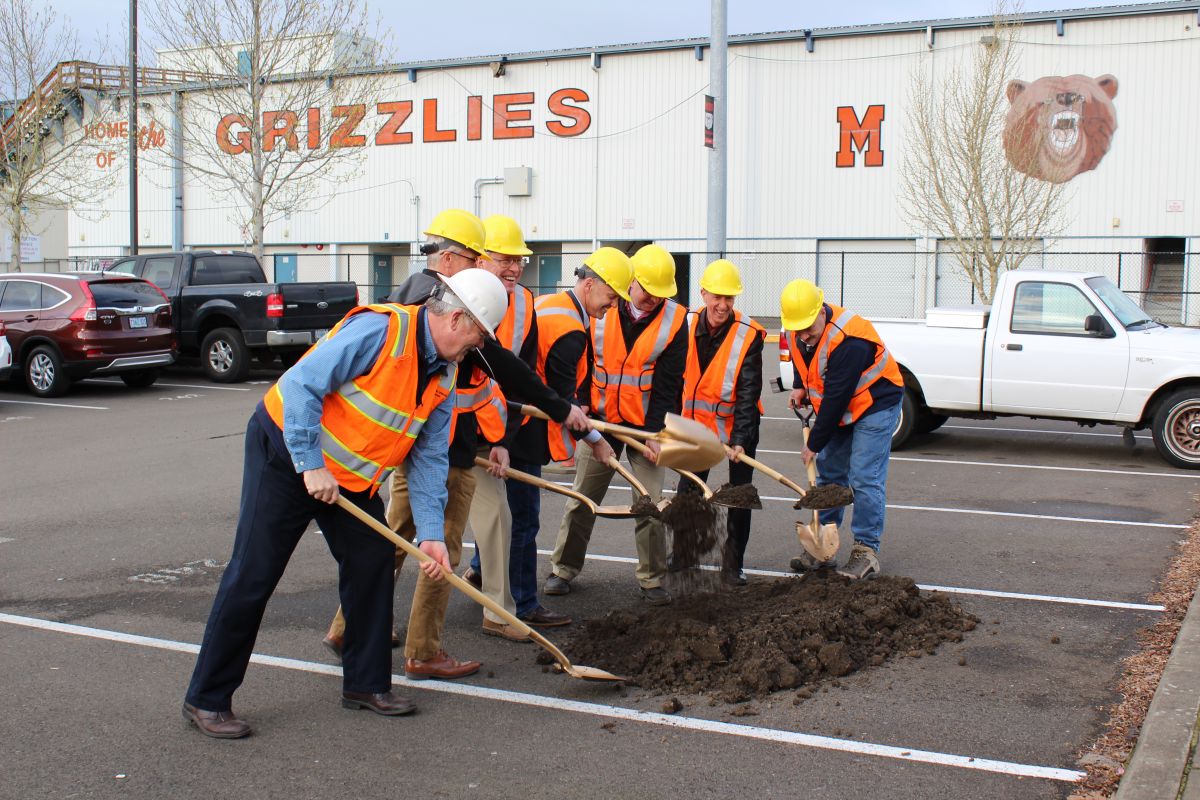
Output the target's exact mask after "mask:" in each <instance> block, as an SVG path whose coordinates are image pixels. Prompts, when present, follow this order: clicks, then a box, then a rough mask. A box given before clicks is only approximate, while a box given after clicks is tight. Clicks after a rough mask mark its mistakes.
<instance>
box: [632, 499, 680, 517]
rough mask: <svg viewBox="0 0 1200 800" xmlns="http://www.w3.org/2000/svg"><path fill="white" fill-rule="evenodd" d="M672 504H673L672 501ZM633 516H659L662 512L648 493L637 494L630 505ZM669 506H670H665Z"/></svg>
mask: <svg viewBox="0 0 1200 800" xmlns="http://www.w3.org/2000/svg"><path fill="white" fill-rule="evenodd" d="M672 505H674V504H673V503H672ZM630 508H631V510H632V511H633V515H634V516H635V517H661V516H662V512H661V511H659V510H658V506H657V505H655V504H654V501H653V500H652V499H650V495H648V494H639V495H638V496H637V499H636V500H634V501H633V505H632V506H631V507H630ZM667 508H670V506H667Z"/></svg>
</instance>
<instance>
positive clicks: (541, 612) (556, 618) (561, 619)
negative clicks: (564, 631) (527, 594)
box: [517, 606, 571, 628]
mask: <svg viewBox="0 0 1200 800" xmlns="http://www.w3.org/2000/svg"><path fill="white" fill-rule="evenodd" d="M517 619H519V620H521V622H524V623H525V624H526V625H528V626H530V627H532V628H557V627H559V626H560V625H570V624H571V618H570V617H568V616H567V615H566V614H560V613H559V612H557V611H551V610H550V609H548V608H546V607H545V606H538V607H537V608H535V609H534V610H533V611H527V612H526V613H524V614H518V615H517Z"/></svg>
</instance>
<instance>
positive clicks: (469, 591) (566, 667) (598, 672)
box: [337, 494, 628, 681]
mask: <svg viewBox="0 0 1200 800" xmlns="http://www.w3.org/2000/svg"><path fill="white" fill-rule="evenodd" d="M337 504H338V505H339V506H341V507H342V508H344V509H346V511H348V512H350V513H351V514H353V515H354V516H355V517H358V519H359V520H360V521H361V522H362V523H363V524H365V525H367V526H368V527H370V528H371V530H373V531H375V532H376V533H378V534H379V535H380V536H382V537H384V538H385V539H387V540H388V541H389V542H391V543H392V544H394V545H396V546H397V547H399V548H400V549H401V550H403V551H404V552H406V553H408V555H410V556H412V557H413V558H415V559H417V561H418V562H419V563H424V562H426V561H432V560H433V559H432V558H430V557H429V556H427V555H425V554H424V553H423V552H421V550H420V548H418V547H417V546H416V545H415V544H413V543H412V542H410V541H408V540H406V539H404V538H403V537H401V536H399V535H397V534H396V533H394V532H393V531H392V529H391V528H389V527H388V526H386V525H384V524H383V523H382V522H380V521H379V520H377V519H375V518H374V517H372V516H371V515H370V514H368V513H367V512H365V511H363V510H362V509H361V508H359V507H358V506H356V505H355V504H354V503H352V502H350V501H349V500H347V499H346V497H345V496H344V495H340V494H339V495H338V499H337ZM442 574H443V575H444V576H445V578H446V580H447V581H449V582H450V585H451V586H453V587H454V588H455V589H458V590H459V591H460V592H463V593H465V594H466V595H467V597H470V598H471V599H472V600H474V601H475V602H476V603H479V604H480V605H481V606H483V607H484V608H486V609H488V610H489V611H491V612H492V613H493V614H495V615H496V616H498V617H500V618H501V619H502V620H504V621H505V622H506V623H507V624H509V625H511V626H513V627H514V628H516V629H517V630H518V631H520V632H521V633H523V634H525V635H526V636H528V637H529V638H530V639H532V640H533V641H535V642H537V643H538V644H539V645H541V646H542V647H543V648H544V649H545V650H546V651H547V652H549V653H550V655H552V656H554V660H555V661H556V662H558V667H559V669H561V670H562V671H563V672H565V673H567V674H568V675H570V676H571V677H572V678H581V679H583V680H585V681H624V680H628V679H627V678H622V677H620V676H619V675H613V674H612V673H611V672H607V671H605V670H602V669H599V668H597V667H585V666H582V665H575V664H572V663H571V662H570V661H569V660H567V657H566V656H565V655H564V654H563V651H562V650H559V649H558V648H557V647H555V646H554V645H553V644H552V643H551V642H550V640H549V639H547V638H546V637H545V636H542V635H541V634H540V633H538V632H537V631H535V630H533V629H532V628H530V627H529V626H528V625H526V624H525V623H524V622H521V620H519V619H517V618H516V616H514V615H512V614H510V613H508V612H507V611H505V610H504V606H502V605H500V604H499V603H497V602H495V601H494V600H492V599H491V598H490V597H488V596H487V595H486V594H484V593H483V592H481V591H479V590H478V589H476V588H475V587H474V586H472V585H471V584H469V583H467V582H466V581H464V580H463V579H462V578H460V577H458V576H457V575H455V574H454V573H453V572H448V571H446V570H442Z"/></svg>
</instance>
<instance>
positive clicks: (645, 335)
mask: <svg viewBox="0 0 1200 800" xmlns="http://www.w3.org/2000/svg"><path fill="white" fill-rule="evenodd" d="M620 313H621V312H620V311H619V310H617V309H615V308H610V309H609V310H608V311H606V312H605V314H604V316H603V317H601V318H600V319H598V320H595V321H593V322H592V348H593V350H594V352H595V354H596V355H595V359H596V360H595V363H594V364H593V365H592V409H593V410H594V411H595V412H596V414H597V415H598V416H599V417H600V419H603V420H607V421H608V422H614V423H625V424H626V425H636V426H639V427H640V426H643V425H645V424H646V412H647V411H648V410H649V408H650V387H651V386H652V385H653V384H654V365H655V362H656V361H658V357H659V356H661V355H662V353H663V351H664V350H666V349H667V345H668V344H670V343H671V340H672V339H674V338H675V334H677V333H679V329H680V328H682V327H683V323H684V322H685V321H686V319H687V310H686V309H685V308H684V307H683V306H681V305H679V304H678V303H676V302H675V301H673V300H667V301H665V302H663V304H662V305H661V306H660V307H659V309H658V311H656V312H655V318H654V320H653V321H652V322H651V323H650V324H649V325H647V326H646V328H645V329H644V330H643V331H642V332H641V334H640V335H639V336H638V338H637V341H635V342H634V343H633V348H632V349H631V350H629V351H626V349H625V336H624V334H623V333H622V332H621V318H620V316H619V315H620Z"/></svg>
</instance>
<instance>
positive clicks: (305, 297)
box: [106, 250, 358, 383]
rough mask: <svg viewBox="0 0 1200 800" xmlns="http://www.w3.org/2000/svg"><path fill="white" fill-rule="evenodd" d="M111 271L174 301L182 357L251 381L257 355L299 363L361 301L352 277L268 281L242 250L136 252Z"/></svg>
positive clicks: (218, 375)
mask: <svg viewBox="0 0 1200 800" xmlns="http://www.w3.org/2000/svg"><path fill="white" fill-rule="evenodd" d="M106 271H107V272H123V273H128V274H130V275H136V276H138V277H139V278H144V279H145V280H148V281H150V282H151V283H153V284H155V285H156V286H158V287H159V288H160V289H162V290H163V293H164V294H166V296H167V297H168V298H169V299H170V301H171V312H172V314H171V319H172V320H173V323H174V326H175V333H176V336H177V337H178V344H179V351H180V353H181V354H182V355H193V356H195V355H198V356H199V357H200V363H201V365H202V366H203V368H204V371H205V373H206V374H207V375H208V376H209V377H210V378H211V379H212V380H214V381H218V382H220V383H236V382H238V381H241V380H244V379H245V377H246V374H247V372H248V371H249V370H250V359H251V357H254V358H257V359H258V360H259V361H260V362H263V363H269V362H270V361H271V360H273V359H274V357H275V356H276V355H278V356H279V357H280V358H281V359H282V361H283V363H284V366H290V365H291V364H293V363H295V361H296V359H298V358H299V357H300V356H301V355H302V354H303V353H304V351H305V350H307V349H308V347H309V345H311V344H312V343H313V342H315V341H316V340H317V339H319V338H320V337H321V336H322V335H323V334H324V333H325V331H327V330H328V329H329V328H331V327H333V326H334V324H336V323H337V321H338V320H340V319H341V318H342V317H343V316H345V314H346V312H347V311H349V310H350V309H351V308H354V306H356V305H357V304H358V287H357V286H356V285H355V284H354V283H353V282H351V281H338V282H332V283H267V278H266V276H265V275H264V274H263V270H262V267H261V266H260V265H259V263H258V259H256V258H255V257H254V255H253V254H252V253H246V252H241V251H237V250H194V251H188V252H183V253H151V254H146V255H138V256H130V257H129V258H124V259H121V260H119V261H116V262H115V263H113V265H112V266H110V267H109V268H108V269H107V270H106Z"/></svg>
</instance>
